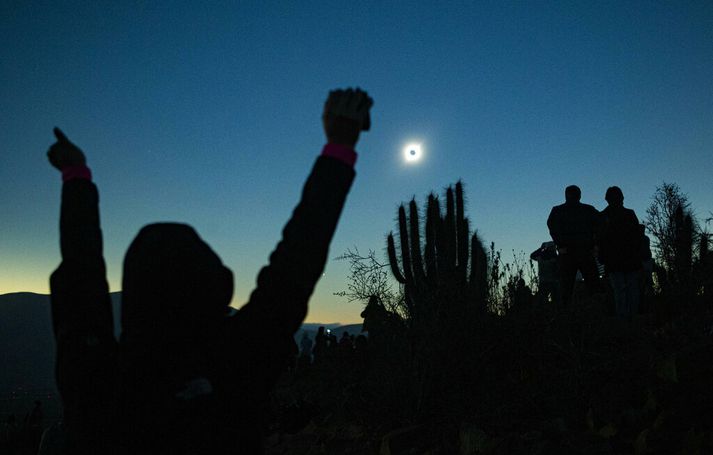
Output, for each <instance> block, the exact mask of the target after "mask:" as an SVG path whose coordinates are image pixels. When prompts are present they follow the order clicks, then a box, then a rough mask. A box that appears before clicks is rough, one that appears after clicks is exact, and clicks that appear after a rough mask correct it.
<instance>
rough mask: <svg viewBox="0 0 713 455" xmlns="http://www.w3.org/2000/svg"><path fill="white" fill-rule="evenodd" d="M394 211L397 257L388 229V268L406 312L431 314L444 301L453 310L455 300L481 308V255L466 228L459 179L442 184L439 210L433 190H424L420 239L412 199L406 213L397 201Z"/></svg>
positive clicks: (484, 287)
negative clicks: (444, 186)
mask: <svg viewBox="0 0 713 455" xmlns="http://www.w3.org/2000/svg"><path fill="white" fill-rule="evenodd" d="M398 214H399V223H398V224H399V246H400V253H401V254H400V258H399V257H398V256H397V253H396V242H395V240H394V234H393V233H389V236H388V238H387V251H388V255H389V262H390V265H391V270H392V273H393V275H394V277H395V278H396V280H397V281H399V282H400V283H402V284H403V285H404V287H405V294H406V305H407V307H408V309H409V312H410V313H411V315H412V316H413V317H419V315H423V316H426V317H429V316H433V315H434V312H438V309H437V308H436V307H437V306H438V305H448V306H449V308H448V309H442V310H456V306H460V305H468V306H469V307H470V308H473V309H476V308H478V309H483V308H484V307H485V303H486V298H487V257H486V253H485V248H484V247H483V245H482V243H481V241H480V239H479V238H478V236H477V234H473V235H472V236H471V234H470V227H469V221H468V218H466V217H465V207H464V202H463V185H462V183H461V182H458V183H456V185H455V191H454V189H453V187H448V189H447V190H446V211H445V214H443V213H442V212H441V208H440V204H439V199H438V197H437V196H436V195H434V194H433V193H431V194H430V195H429V196H428V201H427V204H426V212H425V222H424V230H425V242H424V243H423V245H422V244H421V229H420V216H419V212H418V207H417V205H416V201H415V200H411V202H410V203H409V214H408V217H407V216H406V208H405V206H404V205H403V204H402V205H401V206H400V207H399V211H398ZM399 259H400V260H399ZM448 312H449V313H450V312H451V311H448ZM456 314H457V313H456ZM454 316H455V314H454Z"/></svg>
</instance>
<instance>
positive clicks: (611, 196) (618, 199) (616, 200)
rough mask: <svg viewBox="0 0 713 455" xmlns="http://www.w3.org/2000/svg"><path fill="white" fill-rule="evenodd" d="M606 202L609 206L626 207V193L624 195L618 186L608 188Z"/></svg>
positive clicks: (605, 196)
mask: <svg viewBox="0 0 713 455" xmlns="http://www.w3.org/2000/svg"><path fill="white" fill-rule="evenodd" d="M604 200H606V201H607V203H608V204H609V205H614V206H622V205H624V193H622V191H621V188H619V187H618V186H610V187H609V188H607V192H606V194H605V195H604Z"/></svg>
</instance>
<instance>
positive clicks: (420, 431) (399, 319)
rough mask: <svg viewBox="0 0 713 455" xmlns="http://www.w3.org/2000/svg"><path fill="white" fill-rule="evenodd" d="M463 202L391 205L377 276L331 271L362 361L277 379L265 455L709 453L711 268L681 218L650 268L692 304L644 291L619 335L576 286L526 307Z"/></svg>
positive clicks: (525, 290) (517, 267) (349, 255)
mask: <svg viewBox="0 0 713 455" xmlns="http://www.w3.org/2000/svg"><path fill="white" fill-rule="evenodd" d="M462 201H463V194H462V186H461V185H460V184H458V185H457V186H456V187H455V189H452V188H449V189H448V190H447V191H446V209H445V214H444V213H442V210H441V209H440V204H439V199H438V197H437V196H436V195H433V194H431V195H430V196H429V197H428V199H427V204H426V210H425V212H424V213H423V214H421V213H419V211H418V206H417V204H416V203H415V201H411V202H410V203H409V204H408V213H407V207H405V206H401V207H400V208H399V221H398V234H397V235H396V236H394V235H389V238H388V243H387V253H388V257H389V262H388V263H387V262H385V261H380V260H379V259H377V257H376V255H375V253H374V252H373V251H370V252H369V254H367V255H364V256H362V255H360V254H359V252H358V250H354V251H347V252H346V253H345V254H344V255H343V256H342V257H341V258H342V259H344V260H348V261H349V263H350V266H351V271H352V274H351V276H350V280H349V283H348V290H347V291H344V292H342V293H340V295H342V296H344V297H347V298H349V299H350V300H356V301H359V302H363V303H364V304H365V305H366V309H365V311H364V313H363V314H362V315H363V316H364V317H365V320H364V324H365V328H368V333H369V341H368V350H367V351H366V352H367V356H366V357H365V358H362V360H361V361H358V362H357V361H354V360H352V361H351V362H348V361H345V359H346V358H352V359H354V358H355V357H354V356H353V355H351V357H350V356H349V355H346V356H345V354H344V351H341V352H342V354H341V355H337V356H333V357H332V358H331V360H330V361H328V362H325V363H323V364H321V365H311V366H310V365H303V367H302V368H301V369H300V368H298V369H296V370H294V371H292V372H291V373H290V374H289V375H288V376H287V377H285V378H283V382H282V383H281V386H280V387H278V391H277V392H276V393H275V394H274V398H275V400H274V402H273V408H272V409H273V412H274V422H275V425H274V427H273V428H272V436H271V437H270V439H269V443H268V453H287V452H289V453H377V452H378V453H389V454H396V453H462V454H476V453H487V454H512V453H528V454H529V453H543V454H544V453H637V454H645V453H662V454H663V453H667V454H668V453H709V452H710V451H711V450H713V391H712V390H711V387H710V378H711V377H713V376H712V375H713V365H711V363H710V359H711V358H713V307H712V305H711V291H710V289H711V288H710V276H711V273H710V270H711V269H710V257H711V256H710V252H709V249H708V246H707V239H708V236H707V235H704V234H702V233H701V232H700V231H698V232H697V234H696V235H695V236H693V235H691V233H690V232H691V231H690V229H691V226H695V223H692V222H691V221H693V220H692V219H691V221H686V219H685V216H684V217H683V222H681V217H680V216H678V217H675V216H674V217H672V218H671V223H673V224H674V226H673V229H671V232H673V233H674V235H673V237H672V245H674V251H675V253H674V254H673V256H672V257H671V262H669V263H668V264H667V265H663V266H657V270H658V271H661V270H664V271H665V273H667V274H668V273H672V276H682V274H683V273H684V272H685V273H687V274H688V276H689V277H690V278H689V281H685V282H683V281H679V282H678V283H679V284H677V285H676V286H679V289H686V287H687V286H688V290H689V292H687V293H675V294H674V293H669V292H668V291H666V289H665V288H664V287H661V286H659V287H657V288H656V289H655V292H654V293H653V294H652V295H647V297H646V298H647V299H650V300H653V301H652V302H648V304H647V305H644V306H643V307H642V308H641V311H640V313H641V314H639V315H638V316H637V317H635V319H634V320H633V323H632V324H628V323H627V322H626V321H625V320H622V319H621V318H617V317H616V316H615V315H614V311H613V303H612V295H611V291H605V292H599V293H594V294H592V293H589V292H587V290H586V289H585V288H584V286H583V285H582V284H581V283H580V284H578V285H577V286H576V287H575V293H574V298H573V301H572V304H571V305H570V306H567V307H562V306H559V305H556V304H555V303H553V302H551V301H549V300H548V299H544V298H537V279H536V273H535V270H534V268H533V267H532V264H531V263H530V262H529V260H526V259H525V258H524V256H523V255H522V254H521V255H519V256H518V255H515V254H514V255H513V256H514V258H513V261H512V262H511V263H509V264H505V263H503V261H502V258H501V253H500V252H499V251H497V250H496V249H495V246H494V245H492V244H491V245H490V249H489V251H488V252H486V250H485V249H484V248H483V246H482V243H481V241H480V239H479V238H478V237H477V236H475V235H474V234H472V233H471V232H470V230H469V222H468V220H467V218H466V217H465V210H464V207H463V202H462ZM674 213H675V212H674ZM648 221H649V220H647V222H648ZM421 229H423V230H424V231H425V235H422V231H421ZM687 229H689V230H688V231H687ZM652 234H653V233H652ZM654 236H655V234H654ZM683 236H687V237H685V238H684V237H683ZM692 237H693V238H696V239H698V240H697V245H698V246H697V247H694V248H692V249H693V251H694V252H693V253H690V254H689V253H688V252H689V251H690V249H688V248H689V247H688V245H690V244H691V241H690V240H687V239H690V238H692ZM397 239H398V241H397ZM422 239H424V240H422ZM657 241H658V239H657ZM657 258H658V259H661V256H660V255H659V256H657ZM684 259H685V260H684ZM387 268H388V269H390V270H391V271H392V274H393V279H394V280H395V283H398V289H397V288H396V286H397V285H395V284H394V281H390V279H389V277H388V275H387V274H386V270H387ZM659 273H661V272H659ZM676 274H677V275H676ZM667 276H668V275H667ZM482 283H485V288H483V287H480V286H482ZM602 285H603V289H605V290H606V289H607V286H606V282H602ZM684 298H685V299H687V300H685V301H683V300H682V299H684ZM664 306H668V307H674V306H677V307H678V309H677V310H676V311H669V312H668V313H666V314H661V308H662V307H664ZM372 341H373V342H372ZM354 349H355V348H354ZM335 352H336V351H335ZM295 416H298V417H295ZM285 419H288V421H289V422H290V425H287V424H286V423H285ZM288 427H289V430H288V429H287V428H288Z"/></svg>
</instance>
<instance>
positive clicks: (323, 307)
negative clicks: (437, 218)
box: [0, 0, 713, 322]
mask: <svg viewBox="0 0 713 455" xmlns="http://www.w3.org/2000/svg"><path fill="white" fill-rule="evenodd" d="M357 85H358V86H360V87H362V88H365V89H367V90H368V91H369V93H370V94H371V95H372V96H373V98H374V100H375V105H374V108H373V111H372V119H373V122H372V123H373V126H372V131H371V132H369V133H367V134H364V135H363V136H362V139H361V140H360V142H359V144H358V147H357V149H358V151H359V152H360V157H359V161H358V163H357V179H356V181H355V184H354V186H353V189H352V192H351V194H350V196H349V199H348V201H347V206H346V208H345V211H344V213H343V216H342V219H341V221H340V225H339V228H338V231H337V234H336V236H335V239H334V242H333V244H332V249H331V253H330V255H331V257H336V256H338V255H339V254H341V253H343V252H344V251H345V250H346V249H347V248H350V247H355V246H356V247H357V248H359V249H360V250H361V251H364V252H365V251H367V250H369V249H373V250H376V251H377V253H378V254H379V255H381V256H383V255H384V254H385V236H386V234H387V233H388V231H389V230H391V229H393V228H394V218H395V215H396V209H397V206H398V204H399V203H400V202H401V201H407V200H409V199H410V198H411V197H412V196H414V195H415V196H416V198H417V200H419V201H423V200H424V199H425V197H426V195H427V193H428V192H429V191H430V190H437V191H440V190H441V189H442V188H443V187H445V186H447V185H448V184H450V183H454V182H455V181H457V180H458V179H463V181H464V182H465V184H466V196H467V199H468V207H467V212H466V213H467V215H469V217H470V218H471V226H474V227H476V228H477V229H478V230H479V232H480V233H481V235H482V236H483V237H484V239H485V240H486V241H487V242H490V241H494V242H495V244H496V247H498V248H501V249H503V252H504V256H505V257H509V256H510V251H511V250H513V249H514V250H515V251H525V252H527V253H529V252H530V251H531V250H533V249H535V248H536V247H537V246H539V244H540V243H541V242H542V241H546V240H548V239H549V235H548V232H547V228H546V225H545V221H546V219H547V215H548V214H549V210H550V208H551V207H552V205H555V204H559V203H561V202H562V200H563V198H564V195H563V192H564V187H565V186H566V185H569V184H573V183H574V184H578V185H579V186H580V187H581V188H582V193H583V197H582V199H583V201H584V202H588V203H591V204H593V205H594V206H595V207H597V208H599V209H602V208H603V207H604V206H605V202H604V192H605V190H606V188H607V187H608V186H610V185H619V186H620V187H621V188H622V189H623V191H624V195H625V197H626V200H625V204H626V205H627V206H629V207H631V208H633V209H634V210H636V212H637V214H638V215H639V217H640V218H643V216H644V211H645V208H646V207H647V206H648V204H649V201H650V198H651V196H652V194H653V192H654V190H655V187H656V186H657V185H659V184H660V183H661V182H662V181H668V182H676V183H678V184H679V185H680V186H681V188H682V190H683V191H684V192H686V193H687V194H688V196H689V198H690V200H691V202H692V204H693V206H694V207H695V208H696V209H697V210H698V211H699V213H701V214H703V215H705V214H707V213H708V212H709V211H711V210H713V178H711V177H712V171H713V2H711V1H709V0H706V1H700V2H684V1H675V2H673V1H647V2H625V1H613V2H598V1H597V2H584V1H583V2H571V1H563V2H529V1H525V2H500V1H497V2H464V3H460V2H442V1H439V2H435V1H434V2H378V1H374V2H371V1H360V2H353V1H348V2H341V1H330V2H266V1H258V2H248V1H241V2H194V1H173V2H148V1H147V2H135V1H134V2H132V1H119V2H109V1H85V2H57V1H13V0H5V1H3V2H1V3H0V294H2V293H7V292H15V291H34V292H41V293H47V292H48V276H49V274H50V272H51V271H52V270H53V269H54V267H56V266H57V264H58V263H59V246H58V227H57V226H58V214H59V196H60V188H61V184H60V177H59V175H58V173H57V172H56V171H55V170H54V169H53V168H51V167H50V166H49V164H48V163H47V161H46V157H45V152H46V150H47V148H48V146H49V145H50V144H51V143H52V142H53V136H52V127H53V126H55V125H57V126H60V127H61V128H62V129H63V130H64V131H65V133H66V134H67V135H68V136H69V138H70V139H71V140H73V141H74V142H75V143H76V144H78V145H79V146H80V147H81V148H82V149H83V150H84V151H85V153H86V155H87V160H88V164H89V165H90V167H91V168H92V170H93V173H94V180H95V181H96V182H97V184H98V185H99V189H100V195H101V215H102V224H103V230H104V241H105V257H106V260H107V265H108V272H109V282H110V286H111V289H112V290H120V284H121V279H120V276H121V261H122V258H123V254H124V251H125V250H126V247H127V246H128V245H129V243H130V242H131V240H132V238H133V237H134V235H135V234H136V232H137V231H138V230H139V228H140V227H141V226H142V225H144V224H146V223H149V222H155V221H183V222H187V223H190V224H192V225H193V226H195V227H196V229H197V230H198V232H199V233H200V234H201V236H202V237H203V238H204V239H205V240H206V241H207V242H208V243H209V244H210V245H211V246H212V247H213V248H214V249H215V250H216V251H217V252H218V253H219V254H220V256H221V257H222V259H223V261H224V262H225V263H226V264H227V265H228V266H229V267H231V268H232V269H233V271H234V272H235V276H236V295H235V300H234V302H235V303H236V304H238V305H239V304H241V303H242V302H244V301H245V300H246V298H247V296H248V294H249V292H250V291H251V290H252V288H253V286H254V281H255V276H256V274H257V272H258V270H259V268H260V267H261V266H262V265H263V264H264V263H265V261H266V259H267V256H268V254H269V252H270V251H271V250H272V248H273V247H274V245H275V243H276V242H277V240H278V239H279V235H280V230H281V228H282V226H283V225H284V223H285V222H286V220H287V218H288V217H289V215H290V213H291V210H292V208H293V206H294V204H295V203H296V201H297V200H298V197H299V192H300V190H301V187H302V184H303V182H304V180H305V177H306V176H307V174H308V172H309V169H310V167H311V165H312V163H313V161H314V158H315V156H316V155H317V154H318V152H319V151H320V149H321V147H322V145H323V143H324V136H323V132H322V130H321V124H320V114H321V109H322V105H323V102H324V99H325V96H326V94H327V91H328V90H329V89H330V88H336V87H345V86H357ZM412 140H417V141H420V142H422V144H423V147H424V151H425V153H424V159H423V160H422V161H421V162H420V163H418V165H412V166H407V165H405V164H404V162H403V160H402V157H401V149H402V147H403V146H404V145H405V144H406V143H407V142H409V141H412ZM347 273H348V269H347V264H345V263H343V262H336V261H330V262H329V264H328V266H327V270H326V275H325V276H324V278H323V279H322V280H321V281H320V283H319V285H318V287H317V290H316V293H315V295H314V297H313V299H312V302H311V308H310V312H309V315H308V318H307V320H308V321H321V322H335V321H341V322H354V321H358V320H359V312H360V311H361V306H360V305H359V304H357V303H351V304H350V303H347V302H346V300H345V299H342V298H338V297H334V296H333V295H332V293H333V292H335V291H338V290H341V289H344V288H345V286H346V276H347Z"/></svg>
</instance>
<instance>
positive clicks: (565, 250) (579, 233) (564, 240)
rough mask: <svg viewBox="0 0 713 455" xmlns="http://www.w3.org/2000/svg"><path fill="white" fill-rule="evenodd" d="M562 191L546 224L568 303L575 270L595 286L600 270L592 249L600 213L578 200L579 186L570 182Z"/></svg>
mask: <svg viewBox="0 0 713 455" xmlns="http://www.w3.org/2000/svg"><path fill="white" fill-rule="evenodd" d="M564 194H565V203H564V204H562V205H558V206H555V207H553V208H552V211H551V212H550V216H549V217H548V218H547V227H548V228H549V229H550V235H551V236H552V240H554V242H555V244H556V245H557V253H558V258H559V269H560V289H561V291H562V303H563V304H564V305H568V304H569V302H570V301H571V299H572V293H573V291H574V281H575V279H576V278H577V270H579V271H580V272H582V277H583V278H584V282H585V284H586V285H587V288H588V289H589V290H590V291H593V290H595V289H596V288H597V282H598V280H599V273H598V271H597V263H596V260H595V259H594V250H595V247H596V234H597V230H598V229H599V212H598V211H597V209H595V208H594V207H592V206H591V205H588V204H582V203H581V202H580V199H581V197H582V192H581V190H580V189H579V187H577V186H575V185H570V186H568V187H567V188H566V189H565V193H564Z"/></svg>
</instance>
